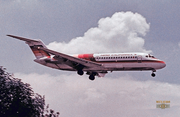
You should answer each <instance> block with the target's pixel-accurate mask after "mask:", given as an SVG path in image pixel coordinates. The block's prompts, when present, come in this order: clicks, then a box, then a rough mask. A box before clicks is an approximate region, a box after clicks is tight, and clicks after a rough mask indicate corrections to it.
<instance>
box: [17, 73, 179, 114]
mask: <svg viewBox="0 0 180 117" xmlns="http://www.w3.org/2000/svg"><path fill="white" fill-rule="evenodd" d="M15 76H16V77H18V78H21V79H22V81H23V82H27V83H29V84H31V86H32V88H33V89H34V91H35V92H37V93H39V94H41V95H43V94H44V95H45V97H46V103H48V104H50V108H52V109H55V110H56V111H60V113H61V116H63V117H70V116H73V117H118V116H120V115H121V116H122V117H127V116H137V117H142V116H147V117H152V116H163V117H168V116H173V117H176V115H179V114H180V101H179V98H180V94H179V90H180V86H179V85H175V84H169V83H161V82H155V81H134V80H132V79H133V78H132V77H131V76H121V77H120V78H118V79H113V78H97V79H96V80H95V81H90V80H89V79H88V78H87V76H82V77H81V76H78V75H76V74H71V75H59V76H51V75H48V74H44V75H40V74H36V73H34V74H33V73H32V74H22V73H17V74H15ZM157 100H170V101H171V103H170V108H168V109H164V110H162V109H157V108H156V101H157Z"/></svg>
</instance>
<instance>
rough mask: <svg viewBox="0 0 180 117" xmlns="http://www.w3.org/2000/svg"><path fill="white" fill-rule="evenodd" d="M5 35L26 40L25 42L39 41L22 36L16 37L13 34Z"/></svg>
mask: <svg viewBox="0 0 180 117" xmlns="http://www.w3.org/2000/svg"><path fill="white" fill-rule="evenodd" d="M7 36H9V37H13V38H16V39H19V40H22V41H26V42H39V40H34V39H27V38H24V37H18V36H14V35H7Z"/></svg>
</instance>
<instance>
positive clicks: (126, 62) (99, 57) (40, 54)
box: [7, 35, 166, 80]
mask: <svg viewBox="0 0 180 117" xmlns="http://www.w3.org/2000/svg"><path fill="white" fill-rule="evenodd" d="M7 36H9V37H13V38H16V39H19V40H22V41H25V42H26V44H28V45H29V47H30V48H31V50H32V52H33V53H34V55H35V57H36V59H35V60H34V61H35V62H37V63H39V64H42V65H44V66H47V67H51V68H55V69H59V70H68V71H77V74H79V75H83V74H84V72H86V74H87V75H89V79H90V80H94V79H95V76H98V77H104V76H105V74H107V73H108V72H109V71H111V72H112V71H147V70H150V71H152V74H151V76H152V77H155V73H154V72H156V70H158V69H162V68H164V67H165V66H166V63H165V62H164V61H162V60H160V59H157V58H155V57H154V56H153V55H151V54H148V53H139V52H137V53H135V52H132V53H101V54H100V53H99V54H77V55H68V54H64V53H60V52H57V51H54V50H50V49H48V48H47V47H46V46H45V45H44V43H43V42H42V41H41V40H34V39H28V38H24V37H19V36H14V35H7Z"/></svg>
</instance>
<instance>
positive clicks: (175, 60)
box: [0, 0, 180, 117]
mask: <svg viewBox="0 0 180 117" xmlns="http://www.w3.org/2000/svg"><path fill="white" fill-rule="evenodd" d="M179 4H180V2H179V1H178V0H174V1H172V0H159V1H157V0H156V1H155V0H146V1H143V0H136V1H135V0H126V1H122V0H111V1H104V0H99V1H96V0H79V1H73V0H61V1H58V0H51V1H50V0H44V1H43V0H31V1H29V0H7V1H4V0H0V31H1V33H0V53H1V60H0V65H1V66H4V67H6V68H7V69H8V71H9V72H12V73H14V74H15V77H19V78H21V79H22V80H24V81H25V82H28V83H30V84H31V85H32V87H33V88H34V90H35V91H36V92H38V93H40V94H42V95H46V99H47V103H49V104H50V106H52V108H55V110H57V111H60V112H61V111H62V112H61V113H62V115H63V116H65V117H69V116H70V114H69V113H72V114H75V115H76V116H77V117H80V116H82V117H84V116H86V117H91V116H102V115H103V114H102V112H101V111H102V110H105V109H106V106H107V107H110V108H109V109H107V110H106V111H107V113H108V114H107V113H105V114H104V115H103V116H105V117H106V116H107V117H109V116H110V115H111V116H112V117H116V116H118V115H120V114H121V115H122V116H131V115H137V116H144V115H148V114H150V115H148V116H151V115H152V116H162V115H164V116H176V114H175V113H177V114H178V113H179V112H180V111H179V109H180V101H179V98H180V96H179V94H178V93H179V92H178V91H179V90H180V87H179V85H180V73H179V65H180V61H179V58H180V54H179V53H180V46H179V43H180V40H179V37H180V33H179V31H180V20H179V19H180V12H179V10H180V8H179ZM116 13H119V14H123V13H124V15H123V18H124V17H126V16H127V14H128V13H130V15H129V19H131V18H132V17H133V16H134V15H135V14H138V16H137V17H136V18H134V19H136V21H132V22H131V21H128V19H126V18H124V20H123V21H124V22H127V23H125V27H123V28H122V29H120V31H125V29H126V28H127V29H128V30H129V31H127V32H126V33H119V32H120V31H119V32H118V31H117V32H115V35H116V36H118V35H119V38H107V40H109V41H111V42H112V43H110V44H109V45H108V46H105V45H107V42H106V41H102V43H99V42H101V39H104V38H106V37H107V36H108V35H107V36H106V37H104V38H101V37H100V36H99V35H95V34H94V33H95V32H96V30H95V31H94V29H100V26H103V27H106V28H103V29H111V28H110V27H108V23H107V25H106V24H102V25H101V22H100V21H103V20H104V21H106V19H107V18H110V19H111V20H110V21H111V22H113V23H114V20H112V19H113V18H112V16H113V15H114V14H116ZM140 19H145V21H142V20H141V22H142V23H139V24H138V23H137V22H138V21H140ZM130 22H131V23H132V25H130V26H129V25H128V23H130ZM122 24H123V23H122V22H120V23H119V24H117V25H115V26H114V27H116V26H123V25H122ZM110 26H111V25H110ZM131 28H133V29H135V30H136V31H135V34H137V36H135V37H133V39H132V41H131V40H130V41H127V39H128V38H127V37H128V36H127V35H128V34H132V32H133V31H132V30H130V29H131ZM141 28H144V29H145V32H144V33H145V34H144V35H142V33H143V30H142V29H141ZM90 31H91V32H90ZM112 33H114V32H113V31H112ZM7 34H14V35H18V36H23V37H28V38H32V39H41V40H43V41H44V43H45V44H46V45H47V46H48V47H51V48H53V47H54V49H56V50H58V51H61V50H62V49H64V50H62V51H63V52H70V53H76V52H78V47H77V46H74V45H75V44H74V43H75V42H76V43H77V44H78V46H79V47H83V46H81V45H83V44H85V43H86V44H88V42H89V45H91V46H92V42H94V41H92V40H93V39H94V40H95V42H96V43H98V45H96V44H94V46H93V47H92V48H93V49H92V50H91V49H88V47H84V48H83V49H82V50H84V51H85V50H86V51H89V52H91V51H93V52H101V51H102V52H104V51H109V52H114V51H115V52H118V50H119V52H121V51H132V49H133V50H135V51H141V52H142V51H144V50H145V51H146V50H147V51H148V50H151V51H152V54H153V55H154V56H156V57H157V58H160V59H162V60H164V61H165V62H166V64H167V66H166V68H164V69H162V70H159V71H157V73H156V75H157V76H156V78H154V79H152V78H151V76H150V74H151V72H113V73H109V74H107V75H106V77H105V78H102V79H99V78H97V79H96V80H95V81H93V82H91V81H89V80H88V76H86V75H84V76H82V77H80V76H78V75H77V74H76V73H75V72H66V71H58V70H55V69H50V68H47V67H44V66H41V65H39V64H37V63H35V62H34V61H33V60H34V59H35V58H34V55H33V54H32V52H31V50H30V49H29V47H28V46H27V45H26V44H24V43H23V42H21V41H18V40H15V39H11V38H9V37H7V36H6V35H7ZM102 34H104V33H102ZM123 34H127V35H126V36H125V38H122V37H121V36H122V35H123ZM90 37H95V38H90ZM126 38H127V39H126ZM139 38H140V39H139ZM80 39H81V40H83V41H79V40H80ZM137 40H140V41H137ZM91 41H92V42H91ZM55 42H56V43H55ZM113 42H118V43H113ZM135 42H137V43H135ZM140 42H141V44H140ZM143 42H144V43H143ZM53 43H54V44H55V45H53V47H52V46H50V45H51V44H53ZM125 43H126V44H130V43H132V46H133V48H130V46H126V47H124V48H120V47H121V46H123V45H125ZM62 44H64V45H63V46H61V47H60V46H59V45H62ZM77 44H76V45H77ZM139 44H140V45H139ZM66 46H68V47H70V48H69V49H68V51H67V50H65V48H66ZM98 46H99V47H98ZM71 48H75V49H76V51H75V49H72V51H71ZM109 48H110V49H109ZM62 51H61V52H62ZM79 51H80V50H79ZM82 52H83V51H82ZM16 75H17V76H16ZM44 79H45V80H44ZM41 83H43V85H41ZM124 84H127V85H124ZM43 86H44V87H43ZM54 86H55V87H54ZM81 88H83V89H81ZM56 90H57V92H58V93H57V92H56ZM155 90H156V91H155ZM53 91H54V92H56V93H53ZM52 93H53V94H52ZM52 95H54V96H52ZM125 96H129V98H125ZM151 97H154V98H151ZM140 99H141V100H143V102H142V101H141V100H140ZM101 100H102V101H101ZM103 100H104V101H103ZM113 100H115V101H116V102H117V103H116V102H113ZM156 100H170V101H171V108H170V109H165V111H164V110H159V109H156V103H155V102H156ZM123 101H124V102H123ZM97 102H98V103H97ZM128 104H129V105H131V106H132V105H134V104H135V105H138V106H137V108H136V107H133V106H132V107H129V106H127V105H128ZM120 105H123V107H124V108H122V107H121V106H120ZM144 105H145V106H144ZM146 105H147V106H146ZM71 106H72V108H71ZM69 108H70V110H69V111H70V112H68V109H69ZM74 108H76V109H74ZM128 108H129V110H131V111H130V113H128V112H127V109H128ZM91 109H92V110H94V113H90V110H91ZM82 110H83V111H82ZM136 111H137V112H136ZM140 111H141V112H142V111H143V112H142V113H139V112H140ZM152 113H153V114H152ZM109 114H110V115H109ZM179 114H180V113H179ZM78 115H79V116H78Z"/></svg>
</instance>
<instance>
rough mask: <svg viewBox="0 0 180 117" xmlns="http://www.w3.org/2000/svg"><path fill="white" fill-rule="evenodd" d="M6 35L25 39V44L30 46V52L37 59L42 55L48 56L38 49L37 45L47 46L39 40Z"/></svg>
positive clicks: (42, 56)
mask: <svg viewBox="0 0 180 117" xmlns="http://www.w3.org/2000/svg"><path fill="white" fill-rule="evenodd" d="M7 36H9V37H13V38H16V39H19V40H22V41H25V42H26V44H28V45H29V47H30V48H31V50H32V52H33V53H34V55H35V57H36V58H37V59H40V58H44V57H47V58H50V54H49V53H47V52H45V51H43V50H40V49H38V47H43V48H47V47H46V46H45V45H44V43H43V42H42V41H41V40H34V39H27V38H23V37H18V36H14V35H7Z"/></svg>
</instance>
